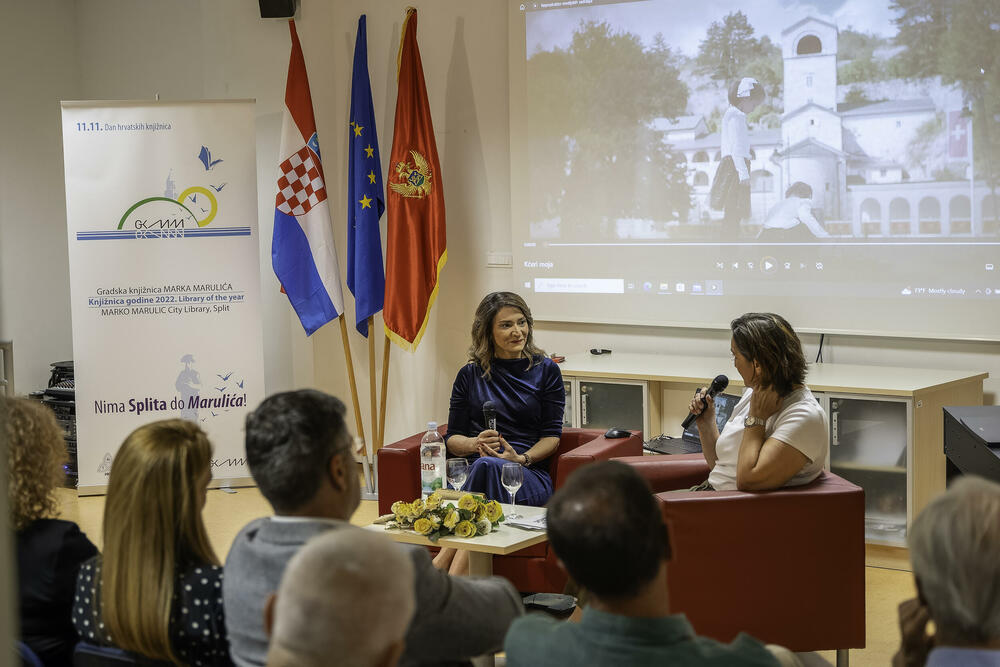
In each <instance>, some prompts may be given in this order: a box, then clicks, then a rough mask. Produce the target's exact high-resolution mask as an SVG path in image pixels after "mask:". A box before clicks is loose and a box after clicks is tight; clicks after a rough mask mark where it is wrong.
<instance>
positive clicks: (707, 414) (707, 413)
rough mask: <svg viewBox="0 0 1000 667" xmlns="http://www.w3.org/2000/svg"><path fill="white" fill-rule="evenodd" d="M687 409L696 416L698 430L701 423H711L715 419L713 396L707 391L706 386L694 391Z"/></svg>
mask: <svg viewBox="0 0 1000 667" xmlns="http://www.w3.org/2000/svg"><path fill="white" fill-rule="evenodd" d="M688 411H689V412H690V413H691V414H693V415H697V416H698V418H697V422H698V428H699V430H700V429H701V425H702V424H711V423H712V422H714V421H715V398H714V397H713V396H712V395H711V394H709V393H708V387H703V388H701V389H699V390H698V391H697V392H695V395H694V398H692V399H691V405H690V406H689V407H688Z"/></svg>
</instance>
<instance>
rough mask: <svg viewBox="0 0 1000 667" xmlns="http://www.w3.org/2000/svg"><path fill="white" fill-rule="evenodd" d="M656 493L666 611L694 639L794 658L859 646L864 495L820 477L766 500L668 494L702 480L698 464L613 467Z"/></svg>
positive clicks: (659, 459) (641, 460)
mask: <svg viewBox="0 0 1000 667" xmlns="http://www.w3.org/2000/svg"><path fill="white" fill-rule="evenodd" d="M618 460H620V461H622V462H624V463H628V464H630V465H633V466H635V468H636V469H637V470H638V471H639V473H640V474H642V476H643V477H645V478H646V480H648V481H649V483H650V485H651V486H652V487H653V492H654V493H655V494H656V499H657V500H658V501H659V502H660V504H661V507H662V509H663V515H664V517H665V519H666V522H667V525H668V527H669V530H670V541H671V545H672V547H673V558H672V560H671V561H670V564H669V566H668V574H667V582H668V583H667V587H668V589H669V595H670V608H671V610H672V611H675V612H683V613H684V614H686V615H687V617H688V619H689V620H690V621H691V624H692V625H693V626H694V629H695V631H696V632H697V633H698V634H700V635H708V636H709V637H713V638H715V639H718V640H720V641H724V642H728V641H731V640H732V639H733V637H735V636H736V634H737V633H739V632H741V631H742V632H747V633H749V634H751V635H753V636H754V637H756V638H758V639H760V640H762V641H765V642H769V643H773V644H780V645H782V646H785V647H787V648H789V649H791V650H793V651H817V650H828V649H835V650H838V651H846V650H847V649H851V648H863V647H864V645H865V535H864V528H865V526H864V511H865V499H864V491H863V490H862V489H861V488H860V487H858V486H855V485H854V484H851V483H850V482H848V481H846V480H844V479H842V478H840V477H838V476H837V475H834V474H831V473H828V472H823V473H820V476H819V477H818V478H817V479H816V480H814V481H813V482H811V483H809V484H806V485H804V486H799V487H789V488H784V489H778V490H776V491H769V492H766V493H744V492H740V491H707V492H706V491H702V492H693V493H692V492H684V491H681V492H674V493H664V492H666V491H674V490H676V489H686V488H690V487H692V486H694V485H696V484H699V483H701V482H703V481H705V479H707V478H708V473H709V468H708V465H707V464H706V463H705V459H704V458H703V457H702V456H701V454H687V455H674V456H636V457H627V458H622V459H618Z"/></svg>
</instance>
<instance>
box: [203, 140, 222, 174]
mask: <svg viewBox="0 0 1000 667" xmlns="http://www.w3.org/2000/svg"><path fill="white" fill-rule="evenodd" d="M198 159H199V160H201V163H202V164H203V165H205V171H209V170H211V169H212V167H214V166H215V165H217V164H219V163H220V162H222V158H219V159H218V160H213V159H212V151H210V150H208V147H206V146H202V147H201V153H199V154H198Z"/></svg>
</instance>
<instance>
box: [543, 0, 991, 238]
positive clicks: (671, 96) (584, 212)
mask: <svg viewBox="0 0 1000 667" xmlns="http://www.w3.org/2000/svg"><path fill="white" fill-rule="evenodd" d="M532 4H533V7H532V6H529V7H528V8H527V11H526V14H525V46H526V53H525V58H526V93H527V95H526V103H527V115H528V122H527V125H526V128H525V130H526V132H527V135H528V136H526V137H525V139H526V140H527V146H528V149H527V150H528V158H529V159H528V164H527V165H526V168H527V170H528V172H529V176H528V183H529V185H528V193H527V194H528V206H527V211H528V213H527V218H528V219H527V220H526V223H527V225H528V228H527V229H526V235H527V239H528V240H530V241H537V242H539V243H543V242H593V243H615V242H624V241H632V242H636V241H639V242H642V241H649V242H655V241H670V242H685V241H691V242H702V243H703V242H706V241H719V242H739V243H748V242H760V243H769V244H770V243H774V244H783V243H798V244H803V243H816V244H824V245H826V244H837V243H842V242H845V241H851V242H858V241H859V240H860V241H866V242H871V243H873V244H877V243H880V242H886V241H904V240H905V241H914V242H929V243H951V242H954V241H959V240H964V241H969V240H970V239H972V240H976V239H982V240H987V239H993V240H996V237H997V236H998V233H1000V223H998V216H1000V193H998V192H997V190H998V189H1000V55H998V51H1000V49H997V48H996V47H997V44H998V35H1000V19H998V18H997V15H998V10H997V9H996V7H995V6H994V7H993V8H992V9H990V8H989V6H990V5H991V3H987V2H981V1H979V0H965V1H962V0H959V1H956V2H949V3H942V2H938V1H936V0H899V1H898V2H886V1H879V0H839V1H838V0H830V1H827V2H813V3H807V2H801V1H798V0H755V1H754V2H744V3H737V2H725V1H717V2H700V3H682V2H676V1H671V0H647V1H645V2H619V3H596V2H595V3H593V4H585V3H582V2H580V3H532ZM541 5H544V6H545V8H544V10H543V8H542V7H540V6H541ZM570 5H571V6H570ZM945 5H947V10H945V9H942V7H944V6H945ZM532 9H536V10H537V11H532ZM990 17H993V18H992V19H991V18H990Z"/></svg>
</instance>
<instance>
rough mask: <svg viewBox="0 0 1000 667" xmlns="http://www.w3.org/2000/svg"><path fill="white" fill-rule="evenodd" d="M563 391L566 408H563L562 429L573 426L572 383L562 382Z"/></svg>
mask: <svg viewBox="0 0 1000 667" xmlns="http://www.w3.org/2000/svg"><path fill="white" fill-rule="evenodd" d="M563 389H564V390H565V391H566V407H564V408H563V428H570V427H572V426H573V383H572V382H570V381H569V380H563Z"/></svg>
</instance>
